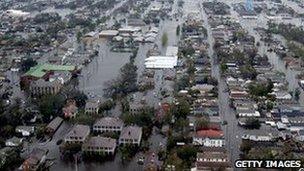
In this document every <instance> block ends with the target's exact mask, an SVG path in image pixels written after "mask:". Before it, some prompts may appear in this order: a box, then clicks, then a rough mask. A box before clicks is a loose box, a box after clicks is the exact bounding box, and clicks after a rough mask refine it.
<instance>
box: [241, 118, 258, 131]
mask: <svg viewBox="0 0 304 171" xmlns="http://www.w3.org/2000/svg"><path fill="white" fill-rule="evenodd" d="M245 125H246V126H245V127H246V128H248V129H259V128H260V127H261V124H260V121H259V119H256V118H248V119H246V121H245Z"/></svg>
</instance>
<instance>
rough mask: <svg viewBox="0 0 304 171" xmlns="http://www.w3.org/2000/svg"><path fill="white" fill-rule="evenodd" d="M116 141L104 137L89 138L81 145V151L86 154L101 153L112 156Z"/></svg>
mask: <svg viewBox="0 0 304 171" xmlns="http://www.w3.org/2000/svg"><path fill="white" fill-rule="evenodd" d="M115 149H116V139H113V138H106V137H91V138H89V139H88V140H87V141H85V142H84V143H83V145H82V151H83V152H87V153H99V154H100V153H101V154H107V155H114V153H115Z"/></svg>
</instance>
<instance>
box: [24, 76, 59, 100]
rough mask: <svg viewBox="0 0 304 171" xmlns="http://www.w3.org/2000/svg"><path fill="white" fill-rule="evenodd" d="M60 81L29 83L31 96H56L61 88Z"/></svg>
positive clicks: (40, 80)
mask: <svg viewBox="0 0 304 171" xmlns="http://www.w3.org/2000/svg"><path fill="white" fill-rule="evenodd" d="M62 86H63V85H62V84H61V82H60V80H58V79H55V80H54V81H45V80H44V79H39V80H37V81H32V82H31V83H30V93H31V96H43V95H53V94H57V93H58V92H59V91H60V89H61V88H62Z"/></svg>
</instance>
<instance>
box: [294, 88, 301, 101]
mask: <svg viewBox="0 0 304 171" xmlns="http://www.w3.org/2000/svg"><path fill="white" fill-rule="evenodd" d="M300 95H301V91H300V89H299V88H296V89H295V92H294V98H295V100H296V101H299V99H300Z"/></svg>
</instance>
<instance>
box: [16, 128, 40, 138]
mask: <svg viewBox="0 0 304 171" xmlns="http://www.w3.org/2000/svg"><path fill="white" fill-rule="evenodd" d="M34 131H35V127H33V126H17V127H16V132H17V133H21V134H22V136H24V137H27V136H30V135H32V134H33V133H34Z"/></svg>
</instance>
